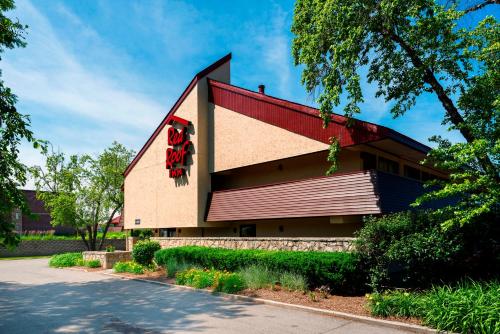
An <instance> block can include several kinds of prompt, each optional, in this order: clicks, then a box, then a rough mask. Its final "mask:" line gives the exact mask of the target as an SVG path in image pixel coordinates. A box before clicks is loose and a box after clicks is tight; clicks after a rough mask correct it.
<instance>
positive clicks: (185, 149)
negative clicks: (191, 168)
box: [166, 116, 193, 178]
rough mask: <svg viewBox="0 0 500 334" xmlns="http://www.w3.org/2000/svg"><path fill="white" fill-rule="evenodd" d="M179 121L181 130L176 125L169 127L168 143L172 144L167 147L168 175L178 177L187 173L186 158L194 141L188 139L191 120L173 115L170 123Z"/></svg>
mask: <svg viewBox="0 0 500 334" xmlns="http://www.w3.org/2000/svg"><path fill="white" fill-rule="evenodd" d="M173 123H177V124H179V125H181V126H182V129H181V130H178V129H177V128H175V127H174V126H171V127H170V128H169V129H168V133H167V136H168V145H169V146H172V147H169V148H167V162H166V168H167V169H168V176H169V177H171V178H178V177H181V176H183V175H185V174H186V169H185V168H184V167H185V166H186V158H187V155H188V154H189V148H190V147H191V145H193V143H192V142H191V141H190V140H188V139H187V137H188V126H189V124H190V122H189V121H187V120H185V119H183V118H180V117H177V116H172V117H171V118H170V119H169V121H168V124H169V125H173Z"/></svg>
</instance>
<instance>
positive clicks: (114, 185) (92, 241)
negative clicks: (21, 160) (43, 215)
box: [31, 142, 134, 250]
mask: <svg viewBox="0 0 500 334" xmlns="http://www.w3.org/2000/svg"><path fill="white" fill-rule="evenodd" d="M133 155H134V153H133V151H130V150H127V149H126V148H125V147H124V146H123V145H121V144H119V143H117V142H114V143H113V144H112V145H111V146H110V147H109V148H107V149H105V150H104V152H102V153H101V154H99V155H98V156H97V157H92V156H90V155H81V156H77V155H72V156H70V157H69V158H66V156H65V155H64V154H63V153H56V152H51V153H47V154H46V164H45V168H42V167H40V166H35V167H33V168H31V173H32V175H33V177H34V180H35V185H36V189H37V198H39V199H41V200H42V201H43V202H44V203H45V206H46V208H47V209H48V210H49V212H50V215H51V218H52V220H51V224H52V225H54V226H57V225H64V226H73V227H75V228H76V229H77V231H78V233H79V235H80V236H81V238H82V240H83V241H84V243H85V244H86V245H87V248H88V249H89V250H99V249H101V248H102V246H103V242H104V239H105V237H106V234H107V231H108V228H109V225H110V224H111V220H112V219H113V217H114V215H115V214H116V213H117V212H120V211H121V209H122V207H123V192H122V191H121V186H122V184H123V180H124V177H123V171H124V170H125V168H126V167H127V166H128V164H129V163H130V161H131V160H132V157H133ZM101 228H102V229H103V232H102V237H101V238H98V232H99V230H100V229H101ZM99 239H100V240H99ZM98 241H99V243H98Z"/></svg>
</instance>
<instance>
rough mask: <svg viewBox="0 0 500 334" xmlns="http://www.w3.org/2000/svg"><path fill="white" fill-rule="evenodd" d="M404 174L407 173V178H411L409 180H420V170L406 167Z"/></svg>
mask: <svg viewBox="0 0 500 334" xmlns="http://www.w3.org/2000/svg"><path fill="white" fill-rule="evenodd" d="M404 173H405V176H406V177H409V178H411V179H415V180H420V170H419V169H417V168H413V167H410V166H406V165H405V167H404Z"/></svg>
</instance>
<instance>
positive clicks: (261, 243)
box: [129, 237, 354, 252]
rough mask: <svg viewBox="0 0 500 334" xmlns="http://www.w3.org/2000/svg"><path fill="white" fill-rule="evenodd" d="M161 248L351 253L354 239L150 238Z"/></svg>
mask: <svg viewBox="0 0 500 334" xmlns="http://www.w3.org/2000/svg"><path fill="white" fill-rule="evenodd" d="M151 240H154V241H158V242H159V243H160V245H161V247H162V248H171V247H179V246H205V247H221V248H231V249H265V250H290V251H322V252H336V251H351V250H352V249H353V241H354V238H261V237H256V238H240V237H218V238H160V237H152V238H151ZM129 242H130V241H129Z"/></svg>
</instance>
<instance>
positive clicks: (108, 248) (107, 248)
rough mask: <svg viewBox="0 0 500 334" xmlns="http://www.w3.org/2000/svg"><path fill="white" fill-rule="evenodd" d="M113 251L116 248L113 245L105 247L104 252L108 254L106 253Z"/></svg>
mask: <svg viewBox="0 0 500 334" xmlns="http://www.w3.org/2000/svg"><path fill="white" fill-rule="evenodd" d="M115 250H116V248H115V246H113V245H107V246H106V252H108V253H113V252H114V251H115Z"/></svg>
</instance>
